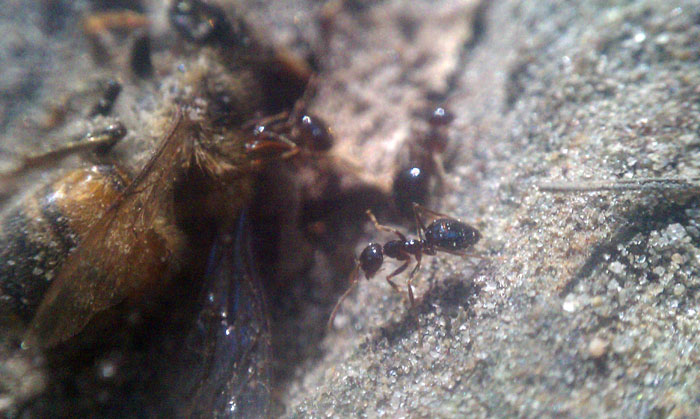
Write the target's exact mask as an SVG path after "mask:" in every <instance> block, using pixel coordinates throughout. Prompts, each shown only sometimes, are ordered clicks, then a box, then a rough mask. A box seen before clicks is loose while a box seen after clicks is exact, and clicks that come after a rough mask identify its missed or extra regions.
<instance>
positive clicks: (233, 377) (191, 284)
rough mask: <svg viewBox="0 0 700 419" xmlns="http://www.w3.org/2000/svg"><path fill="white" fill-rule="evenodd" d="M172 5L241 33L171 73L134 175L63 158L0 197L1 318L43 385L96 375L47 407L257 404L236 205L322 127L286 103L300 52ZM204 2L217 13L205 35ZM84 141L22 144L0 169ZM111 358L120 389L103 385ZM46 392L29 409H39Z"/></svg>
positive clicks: (262, 322)
mask: <svg viewBox="0 0 700 419" xmlns="http://www.w3.org/2000/svg"><path fill="white" fill-rule="evenodd" d="M169 12H170V14H171V16H172V19H171V23H172V25H173V27H174V28H175V29H176V30H177V31H178V32H180V33H182V30H183V29H182V25H185V26H186V29H187V28H189V29H192V30H195V29H196V30H197V34H198V36H197V37H189V36H185V38H186V39H190V38H191V40H192V42H193V43H195V44H199V43H200V40H202V39H206V40H209V39H221V37H222V36H223V37H224V38H225V39H227V40H229V39H239V40H241V44H240V45H237V48H236V49H235V51H231V50H229V46H228V45H222V44H221V43H218V42H213V44H208V46H207V47H204V49H203V52H202V54H203V55H204V56H205V58H201V57H198V55H197V52H195V53H194V54H195V59H194V60H193V61H194V62H195V63H196V62H197V59H199V58H201V60H210V61H211V64H212V65H211V66H210V65H206V66H205V65H200V66H197V65H196V64H193V67H195V69H193V70H190V71H186V72H184V75H182V76H180V77H181V78H182V80H183V83H186V84H187V86H186V87H187V88H186V89H182V92H181V94H179V95H175V96H176V97H175V98H174V99H171V102H168V103H165V104H164V105H163V106H164V108H165V109H170V112H169V121H170V122H168V126H169V128H168V130H167V132H166V133H165V134H164V135H163V137H162V139H161V140H160V142H159V144H158V146H157V147H156V149H155V151H154V152H153V154H152V156H151V157H150V158H149V159H148V161H147V162H146V164H145V165H144V166H143V168H142V169H140V171H138V173H137V174H136V175H135V176H133V180H129V179H130V178H131V176H129V175H127V174H126V173H123V172H122V171H121V170H120V169H117V168H114V167H111V166H109V167H108V166H101V165H100V166H95V167H94V168H89V169H86V170H79V171H71V172H69V173H68V174H67V175H65V176H64V177H61V178H59V179H58V180H56V181H55V182H53V183H51V184H50V185H49V186H47V187H45V188H43V189H40V190H39V191H38V192H37V194H35V195H30V196H28V197H27V198H26V200H24V201H21V202H20V203H19V204H18V206H17V207H13V208H12V209H10V210H8V211H7V212H6V213H5V215H4V217H3V218H2V219H1V220H0V229H1V230H0V231H2V235H3V239H4V240H6V244H7V246H6V250H5V251H4V253H3V263H4V264H5V265H4V266H3V267H2V270H0V310H1V311H2V313H1V314H2V315H3V316H4V317H3V324H5V323H7V324H8V325H9V326H7V327H8V328H12V329H13V332H14V329H19V331H18V332H17V333H18V336H19V340H21V344H22V347H23V348H24V349H25V350H26V351H28V352H39V353H42V354H43V355H44V356H45V357H46V359H47V362H48V365H49V367H48V368H50V370H49V373H50V375H51V376H52V380H53V381H52V383H50V384H48V385H49V387H50V389H49V390H47V391H48V392H49V393H51V394H54V393H60V392H61V391H69V390H66V387H68V388H71V386H75V385H76V384H75V383H78V382H79V383H80V385H81V386H83V387H84V386H85V382H89V383H93V384H94V386H95V387H96V389H97V390H93V391H94V393H95V394H94V396H93V397H92V398H91V400H92V401H90V402H89V403H88V404H87V405H85V404H84V403H86V402H85V401H84V400H82V399H81V398H80V397H72V396H68V395H64V398H63V399H61V400H63V401H62V402H57V403H56V405H55V406H54V407H53V408H54V409H59V408H65V409H68V411H70V412H75V413H86V412H92V413H94V412H98V413H104V414H109V413H110V412H111V413H114V411H110V410H106V411H105V410H103V409H110V408H111V409H118V408H123V407H124V406H125V405H129V403H134V404H135V407H133V408H134V409H136V410H135V411H134V412H137V414H143V413H144V412H148V411H150V412H151V413H155V414H166V415H170V414H172V415H178V416H185V415H187V416H190V415H205V414H207V415H209V414H220V415H224V414H226V415H231V416H240V415H243V416H266V415H267V407H268V404H269V391H270V389H269V379H268V378H267V377H266V375H267V372H266V371H267V369H268V367H269V365H268V363H269V355H268V354H267V351H269V346H270V337H269V325H268V324H267V318H266V309H265V301H264V300H265V298H264V296H263V291H262V289H261V285H260V280H259V278H258V277H257V274H256V269H255V261H254V260H253V259H254V256H253V255H252V252H251V249H250V247H251V244H250V237H249V236H250V232H249V231H250V221H249V219H250V218H249V216H248V215H247V208H248V207H249V206H250V204H251V201H252V197H253V194H254V188H255V174H256V172H257V171H258V170H260V168H261V167H264V166H265V165H266V164H267V163H269V162H273V161H278V159H284V158H291V157H293V156H294V155H296V154H298V148H299V147H300V146H304V147H308V148H309V149H312V150H314V151H322V150H326V149H328V148H329V146H330V144H332V142H331V141H332V137H331V136H330V131H329V130H328V129H327V128H326V127H325V125H324V124H323V123H322V121H320V120H319V119H318V118H316V117H314V116H311V115H309V114H308V113H307V112H305V111H304V110H303V108H302V107H301V106H297V107H293V106H292V104H294V103H296V102H298V100H299V98H300V97H301V92H303V91H304V89H306V85H307V83H308V80H309V73H308V72H306V69H305V67H303V66H299V65H297V64H298V63H293V64H292V65H290V66H287V65H286V64H289V63H291V62H292V61H293V60H289V59H288V57H286V56H284V57H283V55H282V54H280V53H279V51H277V50H275V49H272V48H271V49H265V48H264V47H263V46H262V44H261V43H259V41H257V40H255V39H254V38H253V37H252V35H251V34H249V33H247V29H246V27H245V25H243V24H239V23H238V20H236V19H234V20H230V18H229V17H227V16H226V14H225V13H224V12H223V11H221V10H219V9H218V8H215V7H214V6H210V5H206V4H204V3H202V2H199V1H175V2H173V4H172V6H171V8H170V9H169ZM183 16H186V17H187V18H186V19H184V18H183ZM211 16H215V17H216V25H215V26H216V28H219V29H217V30H216V31H215V34H216V36H215V37H214V38H210V37H207V36H205V37H204V38H202V37H201V36H199V35H201V33H202V31H201V30H204V29H202V28H206V27H207V25H210V24H211V23H212V21H211V20H210V19H209V17H211ZM183 19H184V20H183ZM183 22H185V23H186V24H185V23H183ZM231 22H235V24H232V23H231ZM86 27H87V26H86ZM200 29H201V30H200ZM207 42H208V41H207ZM195 51H196V50H195ZM281 57H283V58H281ZM201 60H200V61H201ZM271 80H274V82H271ZM229 82H230V83H229ZM278 86H282V87H281V88H277V87H278ZM280 111H281V112H282V113H281V114H280V115H285V116H284V117H278V118H275V119H274V120H265V119H264V118H263V119H260V118H259V117H258V115H261V114H263V115H265V114H268V115H269V114H274V113H277V112H280ZM97 113H98V114H99V113H101V112H97ZM163 114H168V112H167V111H163ZM250 121H253V122H252V123H251V122H250ZM263 126H264V127H265V129H264V130H262V131H261V130H260V129H258V130H257V131H256V130H253V129H251V127H263ZM263 131H264V134H263V133H262V132H263ZM122 136H123V135H122ZM114 137H116V136H114ZM113 139H114V138H113ZM113 139H112V140H113ZM297 142H299V144H297ZM107 143H108V141H107V140H105V143H104V144H102V143H101V144H102V145H104V146H105V147H106V148H105V150H102V151H103V152H108V151H109V147H107V146H106V145H105V144H107ZM81 147H85V148H81ZM87 147H88V146H73V145H69V146H66V147H63V148H61V149H59V150H56V151H53V152H49V153H45V154H43V155H40V156H34V157H31V158H27V159H25V160H24V161H23V162H20V164H19V165H18V167H17V168H16V169H15V170H13V171H12V172H11V173H9V174H7V175H5V176H4V177H3V178H2V182H5V183H9V182H12V181H14V179H15V178H16V177H18V176H21V175H22V174H24V173H26V172H27V171H30V170H36V169H43V168H45V167H46V166H47V165H51V164H53V163H55V162H57V161H58V160H59V159H60V158H61V157H62V156H64V155H66V154H71V153H75V152H76V151H79V150H80V151H82V150H85V149H87ZM96 148H98V146H95V145H92V146H90V148H89V149H90V150H95V149H96ZM18 324H19V326H18ZM95 365H98V366H99V368H98V372H97V373H95V371H94V368H95V367H94V366H95ZM115 370H118V371H119V378H118V381H119V385H118V386H116V385H113V387H118V389H114V388H111V387H110V391H107V392H106V393H105V392H104V391H102V392H101V390H103V389H104V387H105V386H108V385H110V383H113V382H114V380H117V379H116V378H114V371H115ZM110 371H111V372H110ZM62 380H63V381H62ZM110 380H112V381H110ZM65 382H70V383H73V384H69V385H65ZM88 387H90V386H88ZM153 389H157V391H152V390H153ZM80 391H84V390H82V387H81V388H80ZM105 394H108V395H110V396H109V397H108V398H109V399H110V401H109V402H105V401H104V397H107V396H105ZM47 397H52V396H51V395H49V396H47ZM73 399H75V400H76V402H75V403H76V404H75V405H72V404H71V403H72V402H65V400H69V401H71V400H73ZM50 401H51V399H49V403H48V405H47V403H46V402H44V403H38V404H37V405H36V406H32V407H30V408H29V409H30V410H29V412H30V413H35V414H38V415H42V414H45V415H50V414H51V412H52V410H51V406H50V404H51V403H50ZM61 403H64V404H61ZM65 403H68V404H65ZM110 403H112V404H110ZM47 406H48V407H47ZM105 406H107V407H105ZM109 406H111V407H109ZM32 409H34V410H32ZM37 409H38V410H37ZM42 409H48V410H42ZM65 411H66V410H63V412H64V413H65ZM127 411H128V410H127ZM53 412H54V413H55V411H53Z"/></svg>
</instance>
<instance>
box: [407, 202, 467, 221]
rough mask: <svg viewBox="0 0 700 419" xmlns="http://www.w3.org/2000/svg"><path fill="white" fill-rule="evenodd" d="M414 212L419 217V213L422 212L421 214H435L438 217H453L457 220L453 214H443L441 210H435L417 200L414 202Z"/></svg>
mask: <svg viewBox="0 0 700 419" xmlns="http://www.w3.org/2000/svg"><path fill="white" fill-rule="evenodd" d="M413 213H414V214H416V217H418V213H421V214H422V213H426V214H431V215H434V216H436V217H445V218H452V219H454V220H456V218H455V217H453V216H451V215H447V214H443V213H441V212H437V211H433V210H431V209H429V208H426V207H424V206H423V205H421V204H419V203H416V202H414V203H413Z"/></svg>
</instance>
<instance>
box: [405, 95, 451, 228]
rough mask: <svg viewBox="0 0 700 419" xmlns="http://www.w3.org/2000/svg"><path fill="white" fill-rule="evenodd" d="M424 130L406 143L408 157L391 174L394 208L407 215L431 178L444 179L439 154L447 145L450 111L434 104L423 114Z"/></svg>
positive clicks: (420, 201) (421, 200) (424, 198)
mask: <svg viewBox="0 0 700 419" xmlns="http://www.w3.org/2000/svg"><path fill="white" fill-rule="evenodd" d="M426 120H427V122H428V127H429V128H428V130H427V132H425V133H423V134H421V135H418V137H417V138H416V140H415V141H414V142H413V143H411V144H409V147H410V149H409V159H408V161H407V164H403V165H401V166H400V168H399V169H398V170H397V172H396V174H395V175H394V184H393V188H392V189H393V194H394V202H395V204H396V207H397V209H398V210H399V212H401V213H402V214H403V215H404V216H411V214H412V213H411V209H410V208H411V204H412V203H413V202H416V203H418V204H421V205H425V204H426V201H427V199H428V194H429V192H430V189H431V185H432V182H433V179H434V178H435V177H436V176H437V180H438V181H439V182H442V181H444V177H445V170H444V167H443V163H442V159H441V155H442V153H444V152H445V149H446V148H447V143H448V141H449V137H448V134H447V128H448V127H449V125H450V124H451V123H452V121H453V120H454V115H452V113H451V112H450V111H448V110H447V109H445V108H444V107H441V106H438V107H436V108H434V109H433V110H432V111H431V112H430V115H428V116H427V118H426Z"/></svg>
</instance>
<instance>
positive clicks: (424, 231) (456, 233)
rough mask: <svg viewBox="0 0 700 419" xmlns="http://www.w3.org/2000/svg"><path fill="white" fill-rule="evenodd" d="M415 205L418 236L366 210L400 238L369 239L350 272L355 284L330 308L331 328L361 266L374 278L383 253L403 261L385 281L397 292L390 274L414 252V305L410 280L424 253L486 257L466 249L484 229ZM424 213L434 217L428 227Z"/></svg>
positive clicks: (397, 272)
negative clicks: (407, 235) (377, 240)
mask: <svg viewBox="0 0 700 419" xmlns="http://www.w3.org/2000/svg"><path fill="white" fill-rule="evenodd" d="M412 207H413V214H414V217H415V220H416V229H417V230H418V239H408V238H406V236H404V234H403V233H401V232H400V231H398V230H396V229H394V228H391V227H387V226H384V225H381V224H379V222H378V221H377V218H376V217H375V216H374V214H373V213H372V211H370V210H367V216H369V218H370V220H371V221H372V223H373V224H374V226H375V227H376V228H377V229H378V230H381V231H387V232H390V233H394V234H396V235H397V236H398V239H397V240H389V241H388V242H386V243H385V244H384V246H382V245H381V244H379V243H369V244H368V245H367V247H365V249H364V250H363V251H362V253H361V254H360V258H359V260H358V262H357V264H356V266H355V269H354V270H353V272H352V274H351V277H352V284H351V285H350V288H348V290H347V291H345V293H344V294H343V295H342V296H341V297H340V300H338V302H337V303H336V305H335V307H334V308H333V312H331V316H330V319H329V320H328V328H329V329H330V328H331V325H332V324H333V320H334V319H335V315H336V314H337V312H338V309H339V308H340V305H341V304H342V303H343V301H344V300H345V298H346V297H347V296H348V295H349V294H350V292H351V291H352V290H353V289H354V288H355V286H356V285H357V283H358V279H359V270H360V269H361V270H362V272H363V273H364V274H365V278H366V279H367V280H369V279H371V278H372V277H373V276H374V275H375V274H376V273H377V272H378V271H379V268H381V266H382V263H383V262H384V256H386V257H389V258H393V259H396V260H398V261H400V262H403V264H402V265H401V266H399V267H398V268H396V269H395V270H394V271H393V272H391V273H390V274H389V275H388V276H387V277H386V281H387V282H388V283H389V285H391V287H392V288H393V289H394V290H395V291H397V292H401V291H400V290H399V287H398V285H396V283H394V281H392V280H391V278H393V277H395V276H396V275H399V274H400V273H402V272H404V271H405V270H406V268H408V265H409V264H410V262H411V256H413V257H414V258H415V260H416V266H415V267H414V268H413V270H412V271H411V273H410V274H409V276H408V281H407V287H408V299H409V301H410V303H411V307H413V306H414V305H415V299H414V297H413V288H412V286H411V282H412V281H413V278H414V276H415V274H416V272H417V271H418V269H420V266H421V260H422V258H423V255H426V256H434V255H436V254H437V253H438V252H445V253H451V254H453V255H460V256H470V257H477V258H482V257H483V256H481V255H479V254H475V253H469V252H466V250H468V249H470V248H471V247H473V246H474V245H475V244H476V243H477V242H478V241H479V239H481V233H479V230H477V229H476V228H475V227H473V226H471V225H469V224H466V223H463V222H461V221H459V220H457V219H455V218H452V217H450V216H448V215H445V214H441V213H438V212H435V211H432V210H429V209H427V208H425V207H423V206H421V205H419V204H417V203H415V202H414V203H413V204H412ZM423 213H428V214H431V215H433V216H434V217H435V219H434V220H433V221H432V222H431V223H430V224H428V226H427V227H426V225H425V223H424V222H423V219H422V218H421V214H423Z"/></svg>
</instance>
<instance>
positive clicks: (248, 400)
mask: <svg viewBox="0 0 700 419" xmlns="http://www.w3.org/2000/svg"><path fill="white" fill-rule="evenodd" d="M249 231H250V230H249V227H248V225H247V220H246V217H245V216H242V217H241V220H240V222H239V225H238V227H237V231H235V232H234V234H223V235H220V236H219V237H218V238H217V239H216V241H215V244H214V246H213V248H212V251H211V254H210V257H209V262H208V265H209V266H208V269H207V273H206V275H205V279H204V284H203V288H202V291H201V293H200V295H199V302H198V304H199V307H198V315H197V318H196V320H195V321H194V323H193V324H192V326H191V327H190V330H189V331H188V332H187V336H186V337H185V340H184V344H183V345H182V346H181V347H180V348H178V356H177V357H176V361H175V363H174V367H172V368H170V374H169V377H170V380H171V383H170V385H172V391H171V394H172V397H171V400H172V401H171V403H172V409H173V410H175V411H176V412H177V416H185V417H266V416H268V407H269V405H270V389H269V379H270V377H269V361H270V336H269V326H268V318H267V315H266V313H267V311H266V309H265V301H264V297H263V289H262V285H261V283H260V280H259V278H258V277H257V275H255V270H254V268H253V266H254V265H253V261H252V253H251V251H250V235H249ZM168 410H170V409H167V408H166V411H168Z"/></svg>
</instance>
